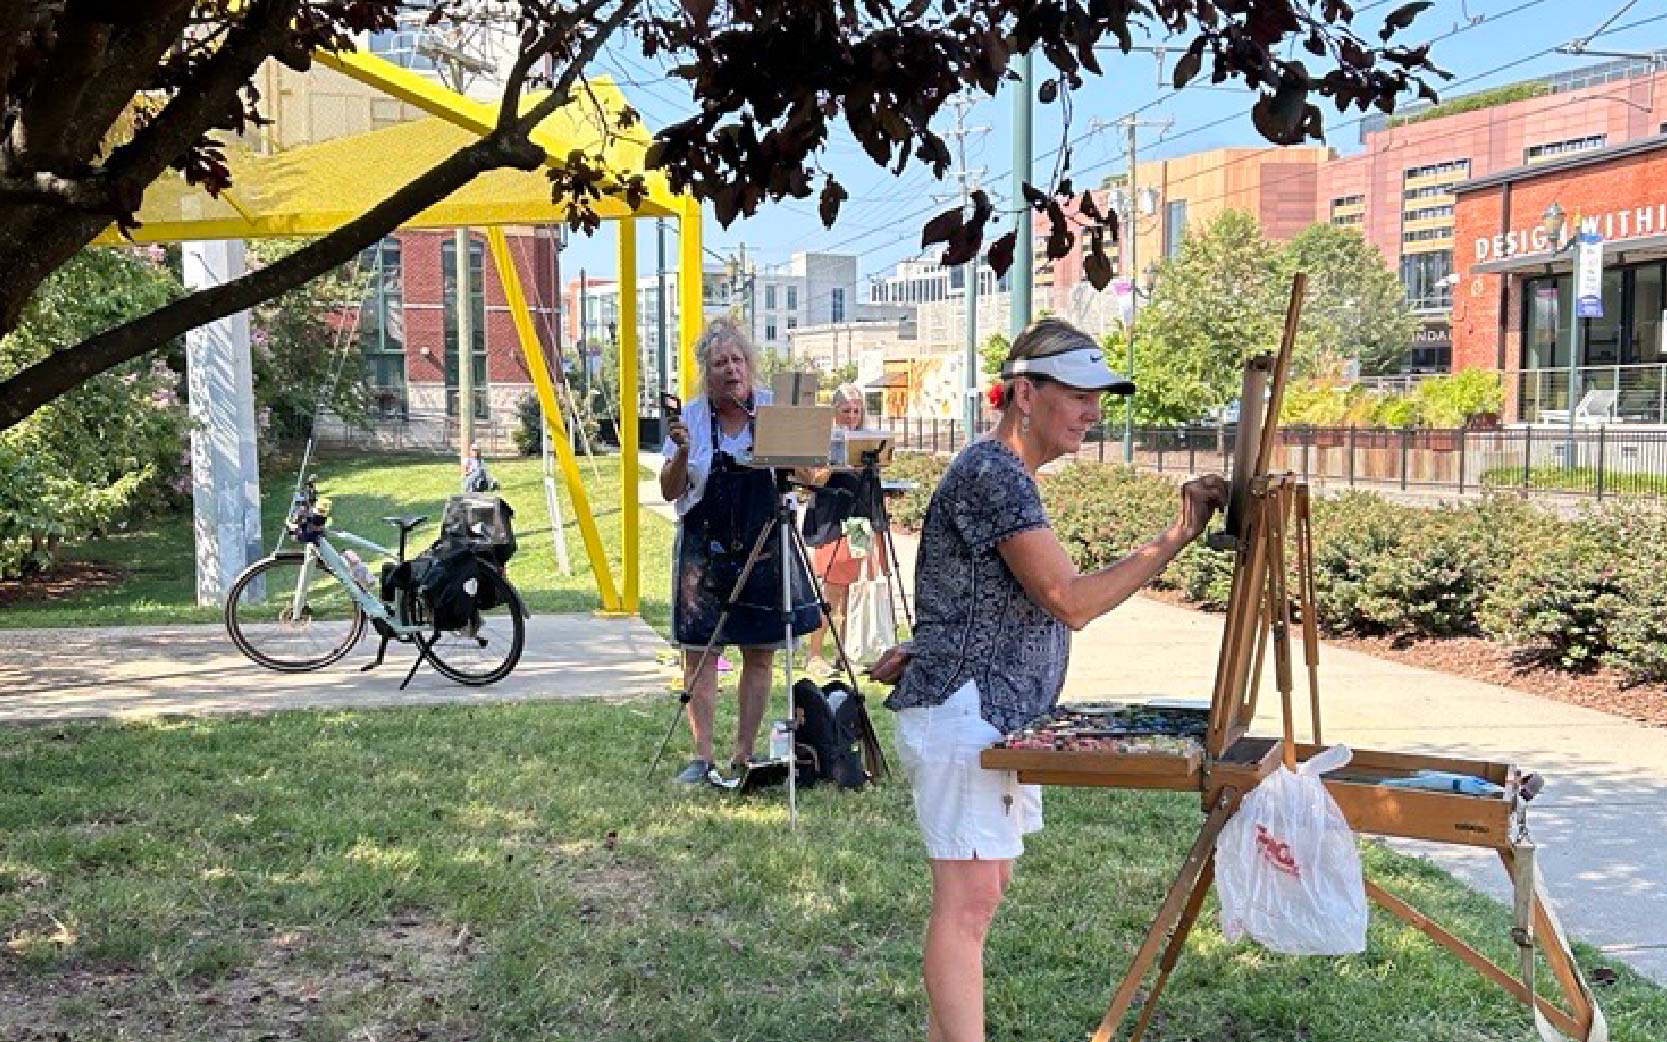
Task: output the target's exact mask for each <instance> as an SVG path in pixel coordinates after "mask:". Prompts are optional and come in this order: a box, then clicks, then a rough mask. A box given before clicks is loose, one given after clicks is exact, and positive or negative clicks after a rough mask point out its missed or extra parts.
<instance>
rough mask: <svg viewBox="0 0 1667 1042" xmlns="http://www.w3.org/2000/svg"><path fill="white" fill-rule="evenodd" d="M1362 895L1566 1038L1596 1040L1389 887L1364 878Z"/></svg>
mask: <svg viewBox="0 0 1667 1042" xmlns="http://www.w3.org/2000/svg"><path fill="white" fill-rule="evenodd" d="M1502 853H1503V852H1502ZM1366 896H1368V897H1370V898H1371V899H1372V900H1373V901H1374V902H1376V903H1377V904H1378V906H1379V907H1381V908H1383V909H1384V910H1385V911H1387V912H1388V913H1389V914H1391V915H1393V916H1395V918H1397V919H1399V920H1401V921H1402V922H1404V923H1406V924H1407V925H1408V926H1411V927H1412V928H1413V929H1415V930H1417V931H1418V932H1420V933H1422V934H1423V935H1424V936H1426V937H1428V938H1429V939H1430V940H1432V941H1434V942H1435V943H1437V944H1439V945H1441V946H1442V947H1443V948H1446V949H1447V950H1448V951H1449V952H1452V953H1453V954H1454V955H1456V956H1458V957H1459V958H1460V959H1461V960H1462V961H1463V962H1464V963H1465V964H1466V965H1467V966H1469V967H1470V968H1471V969H1473V970H1475V971H1476V972H1477V973H1480V974H1481V975H1482V976H1484V977H1486V978H1487V979H1488V980H1490V981H1492V982H1494V983H1495V984H1497V985H1499V986H1500V987H1501V988H1503V989H1505V991H1507V992H1509V993H1510V994H1511V995H1512V996H1514V997H1515V998H1516V999H1517V1001H1519V1002H1523V1003H1527V1002H1530V1001H1532V1002H1533V1004H1534V1006H1535V1008H1537V1009H1538V1010H1539V1011H1540V1013H1541V1014H1542V1015H1543V1016H1544V1017H1545V1019H1546V1020H1548V1021H1550V1022H1551V1023H1552V1024H1553V1025H1554V1026H1555V1027H1556V1028H1557V1030H1559V1031H1561V1032H1563V1033H1564V1034H1566V1035H1568V1036H1569V1037H1570V1038H1573V1039H1576V1040H1577V1042H1587V1040H1588V1039H1590V1042H1598V1040H1597V1039H1595V1038H1591V1036H1590V1035H1589V1034H1588V1030H1587V1029H1588V1027H1589V1026H1590V1021H1588V1022H1587V1023H1586V1024H1582V1023H1580V1022H1579V1021H1578V1020H1576V1019H1575V1018H1574V1017H1571V1016H1570V1015H1569V1014H1567V1013H1564V1012H1563V1011H1562V1010H1560V1009H1558V1008H1557V1007H1556V1006H1554V1005H1552V1004H1551V1002H1550V1001H1549V1000H1547V999H1545V998H1543V997H1541V996H1538V995H1533V996H1531V995H1530V994H1529V992H1528V988H1527V987H1526V986H1525V985H1524V984H1523V983H1522V982H1521V981H1519V980H1517V979H1516V978H1515V977H1513V976H1511V975H1510V974H1509V973H1507V972H1505V971H1504V970H1502V969H1500V968H1499V967H1498V966H1496V965H1494V963H1493V962H1492V961H1490V960H1489V959H1488V957H1487V956H1485V955H1483V954H1482V953H1481V952H1479V951H1477V950H1476V949H1475V948H1472V947H1471V946H1470V945H1469V944H1468V943H1467V942H1465V941H1464V939H1463V938H1460V937H1458V936H1457V935H1455V934H1453V933H1452V932H1450V931H1449V930H1447V929H1446V928H1445V927H1443V926H1442V925H1441V924H1440V923H1438V922H1436V921H1435V920H1434V919H1431V918H1430V917H1429V916H1427V915H1425V914H1424V913H1423V912H1420V911H1419V910H1418V909H1416V908H1414V907H1412V906H1411V905H1409V904H1407V903H1406V902H1405V901H1403V900H1401V899H1400V898H1399V897H1396V896H1395V895H1394V894H1391V893H1390V892H1389V891H1387V890H1385V889H1383V888H1382V887H1380V886H1378V884H1377V883H1375V882H1373V881H1372V880H1370V879H1368V880H1366ZM1547 954H1548V956H1549V949H1547ZM1547 961H1548V962H1550V961H1551V960H1550V959H1549V958H1548V959H1547Z"/></svg>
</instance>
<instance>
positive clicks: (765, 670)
mask: <svg viewBox="0 0 1667 1042" xmlns="http://www.w3.org/2000/svg"><path fill="white" fill-rule="evenodd" d="M775 660H776V653H775V652H774V651H771V650H770V649H769V648H742V649H741V682H740V684H739V685H738V688H739V691H738V694H739V695H740V699H741V713H740V719H739V720H738V721H737V723H736V725H735V758H736V759H737V760H740V761H741V762H742V763H746V762H747V761H748V760H750V759H752V754H753V746H754V745H755V744H756V743H757V741H758V725H759V724H760V723H762V722H763V720H764V710H765V709H766V708H768V707H769V705H770V681H771V679H772V677H771V675H770V670H771V666H772V665H774V663H775Z"/></svg>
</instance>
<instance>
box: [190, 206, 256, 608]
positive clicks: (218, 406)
mask: <svg viewBox="0 0 1667 1042" xmlns="http://www.w3.org/2000/svg"><path fill="white" fill-rule="evenodd" d="M183 248H184V255H183V258H182V259H183V262H184V263H183V267H184V276H185V287H186V288H187V289H191V290H195V289H202V288H205V287H208V286H214V285H218V284H220V283H222V282H225V281H227V280H228V279H234V278H236V277H238V276H239V275H241V274H243V272H244V256H243V241H242V240H241V239H224V240H215V241H210V242H187V243H185V244H184V247H183ZM185 358H186V379H187V381H188V384H189V386H190V389H191V424H192V430H191V505H192V519H193V525H192V528H193V531H194V534H195V536H196V546H197V603H198V604H203V605H208V604H219V603H221V602H222V600H223V599H224V597H225V591H226V589H227V587H229V586H230V585H231V583H232V580H233V579H235V578H236V577H237V574H238V573H239V572H241V571H242V570H243V569H244V568H245V567H246V566H247V565H248V564H249V563H250V562H251V561H254V560H256V559H257V558H259V557H260V556H261V554H262V552H263V550H262V547H261V534H260V468H259V464H258V460H257V455H256V449H255V437H256V431H255V391H254V374H253V370H252V368H251V364H250V358H249V313H248V312H247V311H240V312H238V313H237V314H235V315H231V316H229V317H227V318H223V319H220V320H219V321H217V322H210V323H209V324H207V325H204V326H199V327H198V328H196V329H193V330H191V331H190V332H189V333H187V334H186V335H185Z"/></svg>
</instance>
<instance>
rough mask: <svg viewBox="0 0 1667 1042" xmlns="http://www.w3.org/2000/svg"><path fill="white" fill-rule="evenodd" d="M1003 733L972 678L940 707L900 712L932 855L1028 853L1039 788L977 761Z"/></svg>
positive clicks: (1037, 822) (901, 753) (1038, 817)
mask: <svg viewBox="0 0 1667 1042" xmlns="http://www.w3.org/2000/svg"><path fill="white" fill-rule="evenodd" d="M999 738H1001V732H1000V731H997V730H996V729H995V728H994V727H993V726H991V725H990V724H989V723H988V722H987V721H986V720H985V719H984V717H983V716H982V715H981V714H980V712H979V703H978V688H976V687H975V686H973V683H972V681H970V680H969V681H968V682H967V683H966V684H964V685H962V687H961V688H960V690H958V691H956V692H955V693H954V694H953V695H950V696H949V700H948V701H946V702H944V703H943V704H942V705H936V706H927V707H921V708H916V709H902V710H899V711H898V713H897V758H898V760H899V762H901V763H902V765H903V770H904V772H905V773H906V774H907V775H908V777H909V786H910V788H911V789H912V790H913V791H914V799H915V818H916V819H917V820H918V821H919V822H920V833H921V837H922V838H923V839H925V841H926V856H927V857H929V858H931V859H932V860H934V861H971V860H973V859H975V858H977V859H980V860H984V861H1009V860H1012V859H1013V858H1016V857H1018V856H1019V855H1020V854H1022V853H1024V849H1025V845H1024V838H1023V837H1025V836H1026V835H1028V834H1029V833H1032V832H1035V831H1037V830H1038V829H1040V828H1041V827H1042V788H1041V786H1039V785H1020V784H1019V778H1018V775H1017V774H1015V773H1014V772H1012V771H987V770H985V769H984V768H982V767H980V766H978V754H979V753H981V752H983V751H984V750H985V749H988V748H989V747H990V745H991V743H993V742H995V741H996V740H997V739H999Z"/></svg>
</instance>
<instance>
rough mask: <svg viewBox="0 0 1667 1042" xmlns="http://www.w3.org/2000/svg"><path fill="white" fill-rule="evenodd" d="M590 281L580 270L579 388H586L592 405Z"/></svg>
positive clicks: (586, 397)
mask: <svg viewBox="0 0 1667 1042" xmlns="http://www.w3.org/2000/svg"><path fill="white" fill-rule="evenodd" d="M589 295H590V281H589V279H588V277H587V276H586V274H585V269H583V268H580V269H579V352H578V353H579V386H580V387H582V388H584V392H585V404H586V405H587V406H588V405H589V404H590V302H589V300H588V298H589Z"/></svg>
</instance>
